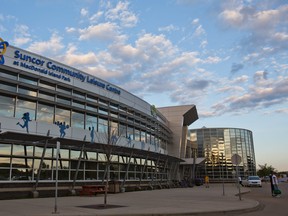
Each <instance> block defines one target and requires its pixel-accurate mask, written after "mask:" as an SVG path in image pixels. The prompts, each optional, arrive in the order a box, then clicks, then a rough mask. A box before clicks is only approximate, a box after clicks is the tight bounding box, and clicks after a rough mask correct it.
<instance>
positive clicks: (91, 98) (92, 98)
mask: <svg viewBox="0 0 288 216" xmlns="http://www.w3.org/2000/svg"><path fill="white" fill-rule="evenodd" d="M86 100H88V101H91V102H95V103H97V102H98V99H97V97H94V96H91V95H87V97H86Z"/></svg>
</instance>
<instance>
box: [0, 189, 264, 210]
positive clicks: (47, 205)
mask: <svg viewBox="0 0 288 216" xmlns="http://www.w3.org/2000/svg"><path fill="white" fill-rule="evenodd" d="M246 192H249V189H248V188H241V193H246ZM224 194H225V195H223V185H222V184H211V185H210V188H205V187H204V186H195V187H193V188H173V189H162V190H151V191H138V192H126V193H119V194H108V196H107V206H106V208H104V207H103V204H104V195H103V194H100V195H97V196H95V197H94V196H93V197H83V196H82V197H79V196H70V197H58V198H57V201H55V200H56V199H55V198H35V199H32V198H31V199H17V200H0V209H1V215H5V216H51V215H56V216H57V215H59V216H92V215H93V216H95V215H106V216H108V215H109V216H116V215H118V216H120V215H121V216H124V215H125V216H127V215H143V216H144V215H153V216H156V215H157V216H160V215H196V214H197V215H199V213H211V215H213V214H212V213H214V214H215V213H225V212H231V211H236V212H238V211H240V212H241V211H252V210H255V209H257V207H258V205H259V203H258V202H257V201H254V200H249V199H244V198H243V197H241V200H240V199H239V197H238V196H235V194H238V188H237V187H236V186H235V184H225V185H224ZM55 203H57V212H56V214H55V206H56V205H55ZM207 215H208V214H207Z"/></svg>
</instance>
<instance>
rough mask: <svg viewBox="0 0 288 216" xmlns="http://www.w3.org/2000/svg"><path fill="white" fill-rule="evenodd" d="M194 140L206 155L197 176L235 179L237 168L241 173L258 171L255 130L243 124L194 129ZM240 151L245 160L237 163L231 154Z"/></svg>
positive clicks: (202, 153) (192, 137)
mask: <svg viewBox="0 0 288 216" xmlns="http://www.w3.org/2000/svg"><path fill="white" fill-rule="evenodd" d="M189 132H190V135H189V137H190V140H191V142H192V143H194V144H196V145H197V146H198V157H201V158H205V162H204V164H203V165H199V166H198V168H197V172H198V173H197V176H201V177H204V176H205V175H208V176H209V177H210V178H211V179H215V180H216V179H222V178H224V179H233V178H235V174H236V170H237V169H238V174H239V175H240V176H241V177H247V176H249V175H256V162H255V153H254V144H253V135H252V132H251V131H249V130H245V129H239V128H205V129H204V128H203V129H196V130H190V131H189ZM234 154H237V155H239V156H240V157H241V163H240V164H239V165H238V167H236V165H235V164H233V163H232V161H231V157H232V156H233V155H234Z"/></svg>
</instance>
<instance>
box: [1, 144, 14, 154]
mask: <svg viewBox="0 0 288 216" xmlns="http://www.w3.org/2000/svg"><path fill="white" fill-rule="evenodd" d="M0 154H1V155H11V144H0Z"/></svg>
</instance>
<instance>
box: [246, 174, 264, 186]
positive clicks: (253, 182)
mask: <svg viewBox="0 0 288 216" xmlns="http://www.w3.org/2000/svg"><path fill="white" fill-rule="evenodd" d="M242 184H243V185H244V186H245V187H253V186H256V187H262V182H261V179H260V177H259V176H248V178H247V179H245V180H242Z"/></svg>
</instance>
